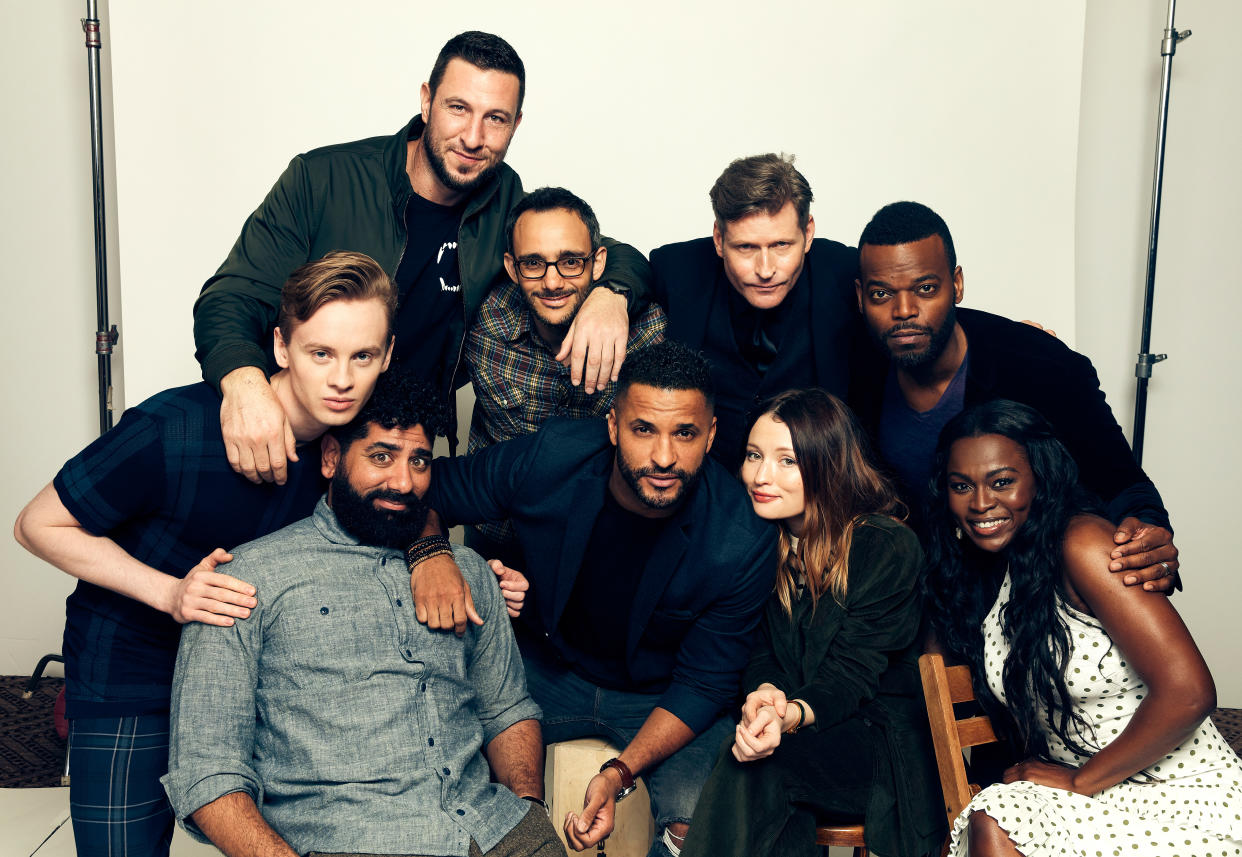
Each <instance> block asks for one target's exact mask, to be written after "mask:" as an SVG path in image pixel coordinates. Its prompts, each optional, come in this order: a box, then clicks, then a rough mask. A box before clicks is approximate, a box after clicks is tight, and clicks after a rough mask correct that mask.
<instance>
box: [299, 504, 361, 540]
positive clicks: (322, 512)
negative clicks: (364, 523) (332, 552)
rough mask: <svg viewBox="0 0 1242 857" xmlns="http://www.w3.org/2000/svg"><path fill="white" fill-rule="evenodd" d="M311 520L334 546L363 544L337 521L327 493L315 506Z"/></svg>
mask: <svg viewBox="0 0 1242 857" xmlns="http://www.w3.org/2000/svg"><path fill="white" fill-rule="evenodd" d="M311 519H312V520H313V521H314V522H315V529H317V530H319V532H320V533H321V534H322V535H323V537H324V538H325V539H327V540H328V541H330V542H332V543H333V544H336V545H356V544H361V543H360V542H359V541H358V540H357V539H356V538H354V537H353V536H352V535H351V534H350V533H349V532H347V531H346V530H345V528H344V527H342V526H341V522H340V521H338V520H337V519H336V512H333V511H332V507H331V506H329V505H328V495H327V494H326V493H325V494H324V495H323V496H322V497H320V498H319V502H318V503H316V504H315V511H314V512H312V513H311Z"/></svg>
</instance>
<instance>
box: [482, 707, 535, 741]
mask: <svg viewBox="0 0 1242 857" xmlns="http://www.w3.org/2000/svg"><path fill="white" fill-rule="evenodd" d="M542 719H543V711H542V710H540V708H539V706H538V705H536V704H535V701H534V700H533V699H531V698H530V697H529V696H527V697H524V698H523V699H522V701H521V702H518V703H517V704H515V705H511V706H509V707H508V708H506V709H505V710H504V711H502V712H500V713H499V714H497V715H496V716H495V717H493V718H492V719H491V720H486V721H483V724H482V725H483V744H484V746H486V745H488V744H490V743H492V739H493V738H495V737H496V736H497V735H499V734H500V733H501V732H504V731H505V730H506V729H508V728H509V727H510V726H512V725H513V724H514V723H518V722H520V721H522V720H542Z"/></svg>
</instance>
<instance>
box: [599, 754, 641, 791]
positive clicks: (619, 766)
mask: <svg viewBox="0 0 1242 857" xmlns="http://www.w3.org/2000/svg"><path fill="white" fill-rule="evenodd" d="M609 768H612V769H613V770H615V771H616V772H617V773H618V774H620V775H621V791H619V792H617V800H618V801H619V800H621V798H623V797H625V796H626V795H628V794H629V793H630V792H632V791H634V789H635V788H636V787H635V785H634V775H633V774H632V773H630V766H629V765H627V764H625V762H622V761H621V760H620V759H618V758H616V757H613V758H611V759H609V760H608V761H607V762H604V764H602V765H600V766H599V772H600V773H601V774H602V773H604V771H606V770H608V769H609Z"/></svg>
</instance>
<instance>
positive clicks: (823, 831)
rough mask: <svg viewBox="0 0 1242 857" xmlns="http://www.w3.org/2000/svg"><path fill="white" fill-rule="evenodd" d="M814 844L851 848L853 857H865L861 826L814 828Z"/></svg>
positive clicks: (865, 845)
mask: <svg viewBox="0 0 1242 857" xmlns="http://www.w3.org/2000/svg"><path fill="white" fill-rule="evenodd" d="M815 844H816V845H829V846H836V847H837V848H853V849H854V857H867V855H868V854H869V853H870V852H869V851H867V843H866V842H864V841H863V826H862V825H861V824H845V825H840V826H835V825H834V826H824V827H817V828H815Z"/></svg>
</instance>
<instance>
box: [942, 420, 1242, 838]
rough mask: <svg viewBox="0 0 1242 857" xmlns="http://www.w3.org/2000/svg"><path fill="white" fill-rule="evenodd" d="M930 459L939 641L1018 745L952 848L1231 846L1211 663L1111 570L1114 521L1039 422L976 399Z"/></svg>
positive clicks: (1241, 784) (1226, 751) (1238, 791)
mask: <svg viewBox="0 0 1242 857" xmlns="http://www.w3.org/2000/svg"><path fill="white" fill-rule="evenodd" d="M935 472H936V473H937V474H938V475H937V480H936V483H937V484H936V485H935V488H934V491H933V500H934V504H935V505H934V508H935V512H934V518H933V524H934V526H935V531H934V532H933V534H932V538H931V545H930V550H929V559H930V567H929V572H928V575H927V580H926V589H927V595H928V602H929V606H928V610H929V613H928V617H929V620H930V622H931V626H932V629H933V631H934V633H935V636H936V641H937V643H936V644H937V646H938V647H939V648H940V649H941V650H943V651H944V652H945V653H946V654H948V655H949V656H950V657H952V658H958V659H960V660H962V661H964V662H966V663H967V664H969V665H970V667H971V670H972V674H973V675H975V676H976V692H977V693H978V696H979V698H980V701H981V702H982V703H983V705H984V707H985V708H986V709H987V711H988V713H989V714H990V715H991V716H992V719H993V723H994V724H995V725H996V726H997V728H998V730H1000V731H1002V732H1005V733H1007V734H1008V735H1009V737H1010V738H1011V739H1012V741H1013V743H1014V744H1015V746H1018V747H1022V748H1024V752H1023V755H1025V756H1027V757H1028V758H1027V759H1026V761H1024V762H1022V763H1021V764H1018V765H1015V766H1014V767H1012V768H1010V769H1008V770H1007V771H1005V774H1004V777H1003V780H1004V782H1003V783H1002V784H998V785H995V786H991V787H989V788H987V789H984V790H983V791H982V792H981V793H980V794H979V795H977V796H976V797H975V799H974V800H973V801H971V803H970V805H969V806H968V807H967V808H966V809H965V810H964V811H963V812H962V814H961V815H960V816H959V817H958V819H957V822H956V824H955V825H954V829H953V832H952V838H951V852H950V853H952V854H956V855H961V854H971V855H975V857H980V855H1013V854H1021V855H1026V857H1033V855H1045V854H1071V855H1084V857H1096V856H1097V855H1120V854H1125V855H1161V857H1172V855H1195V857H1207V855H1214V856H1215V855H1242V773H1240V769H1239V760H1238V757H1237V756H1236V755H1235V754H1234V753H1233V751H1232V750H1230V748H1229V746H1228V745H1227V744H1226V743H1225V741H1224V740H1223V739H1222V738H1221V736H1220V734H1219V733H1218V732H1217V731H1216V728H1215V727H1214V726H1212V724H1211V721H1209V720H1207V715H1208V714H1209V713H1210V712H1211V711H1212V709H1213V708H1214V707H1215V704H1216V691H1215V687H1214V685H1213V683H1212V677H1211V675H1210V674H1209V672H1208V669H1207V665H1206V664H1205V663H1204V662H1203V657H1202V655H1200V653H1199V650H1198V648H1196V646H1195V644H1194V641H1193V640H1192V639H1191V637H1190V633H1189V632H1188V631H1187V630H1186V626H1185V625H1184V624H1183V623H1182V620H1181V618H1180V617H1179V616H1178V614H1177V611H1176V610H1175V609H1174V608H1173V606H1172V604H1170V602H1169V599H1167V598H1165V597H1163V596H1160V595H1155V594H1152V593H1148V592H1145V591H1143V590H1142V589H1140V588H1139V587H1126V586H1124V585H1123V584H1122V583H1121V581H1119V580H1117V579H1116V576H1115V575H1113V574H1112V573H1111V572H1109V570H1108V564H1109V558H1110V553H1111V551H1112V549H1113V539H1112V536H1113V532H1114V529H1115V528H1114V527H1113V525H1112V524H1110V523H1109V522H1108V521H1106V520H1104V519H1103V518H1101V517H1099V516H1097V515H1093V514H1089V511H1088V510H1090V508H1091V506H1090V504H1089V502H1088V501H1087V500H1086V498H1085V497H1084V496H1083V495H1082V494H1081V491H1080V489H1079V488H1078V482H1077V468H1076V467H1075V465H1074V461H1073V459H1072V458H1071V457H1070V455H1069V453H1068V452H1067V451H1066V450H1065V448H1064V447H1063V446H1062V445H1061V444H1060V442H1059V441H1057V440H1056V438H1055V437H1054V436H1053V434H1052V429H1051V427H1050V426H1049V425H1048V424H1047V422H1046V421H1045V420H1044V419H1043V418H1042V417H1041V416H1040V415H1039V414H1038V413H1036V412H1035V411H1033V410H1031V409H1030V408H1027V407H1025V406H1023V405H1019V404H1016V403H1013V402H1005V401H999V402H989V403H987V404H985V405H980V406H979V407H976V408H973V409H971V410H970V411H967V412H965V413H963V414H961V415H959V416H958V417H956V418H955V419H954V420H952V421H951V422H950V423H949V424H948V425H947V426H946V427H945V429H944V432H943V433H942V434H941V437H940V444H939V447H938V450H937V467H936V470H935ZM979 677H984V678H985V679H986V682H983V681H978V678H979Z"/></svg>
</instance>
